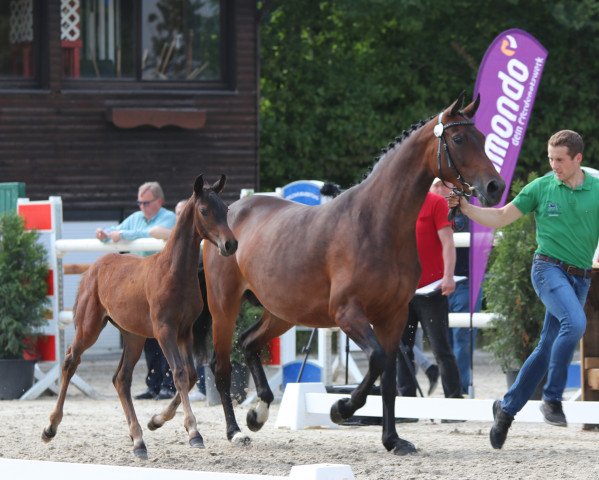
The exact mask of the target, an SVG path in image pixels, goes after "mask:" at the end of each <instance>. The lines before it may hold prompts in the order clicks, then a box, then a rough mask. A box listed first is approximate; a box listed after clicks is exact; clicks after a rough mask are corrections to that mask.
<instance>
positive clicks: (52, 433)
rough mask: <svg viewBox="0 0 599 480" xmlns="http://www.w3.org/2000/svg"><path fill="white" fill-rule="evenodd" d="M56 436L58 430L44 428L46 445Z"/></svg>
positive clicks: (43, 433)
mask: <svg viewBox="0 0 599 480" xmlns="http://www.w3.org/2000/svg"><path fill="white" fill-rule="evenodd" d="M55 436H56V429H55V428H54V427H52V426H49V427H48V428H44V430H43V431H42V440H43V441H44V442H46V443H48V442H49V441H50V440H52V439H53V438H54V437H55Z"/></svg>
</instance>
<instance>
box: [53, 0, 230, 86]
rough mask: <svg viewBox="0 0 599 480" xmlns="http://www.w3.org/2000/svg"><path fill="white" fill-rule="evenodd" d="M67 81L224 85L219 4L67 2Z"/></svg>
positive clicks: (201, 0) (205, 0)
mask: <svg viewBox="0 0 599 480" xmlns="http://www.w3.org/2000/svg"><path fill="white" fill-rule="evenodd" d="M61 14H62V33H61V35H62V38H61V42H62V47H63V65H64V76H65V77H67V78H85V79H129V80H138V81H144V82H170V83H172V82H194V83H197V82H222V81H224V72H223V67H222V65H224V62H223V60H224V50H225V49H224V46H223V45H224V41H223V39H224V32H222V31H221V29H222V24H223V23H222V21H221V17H222V15H221V1H219V0H62V12H61Z"/></svg>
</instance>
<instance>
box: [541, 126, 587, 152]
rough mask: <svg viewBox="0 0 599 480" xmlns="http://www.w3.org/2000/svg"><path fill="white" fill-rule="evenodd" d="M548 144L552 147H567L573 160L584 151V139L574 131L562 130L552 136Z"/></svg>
mask: <svg viewBox="0 0 599 480" xmlns="http://www.w3.org/2000/svg"><path fill="white" fill-rule="evenodd" d="M547 143H548V144H549V145H550V146H552V147H566V148H567V149H568V154H569V155H570V156H571V157H572V158H574V157H575V156H576V155H578V154H579V153H582V152H583V151H584V142H583V140H582V137H581V136H580V134H578V133H576V132H575V131H574V130H560V131H559V132H557V133H554V134H553V135H551V138H550V139H549V142H547Z"/></svg>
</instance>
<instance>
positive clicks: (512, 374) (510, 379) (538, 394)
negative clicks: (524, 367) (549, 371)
mask: <svg viewBox="0 0 599 480" xmlns="http://www.w3.org/2000/svg"><path fill="white" fill-rule="evenodd" d="M519 371H520V370H508V371H507V372H505V379H506V382H507V388H510V387H511V386H512V385H513V383H514V382H515V381H516V377H517V376H518V372H519ZM545 382H547V375H545V376H544V377H543V380H541V382H540V383H539V384H538V385H537V388H535V391H534V392H533V393H532V396H531V397H530V400H542V399H543V387H544V386H545Z"/></svg>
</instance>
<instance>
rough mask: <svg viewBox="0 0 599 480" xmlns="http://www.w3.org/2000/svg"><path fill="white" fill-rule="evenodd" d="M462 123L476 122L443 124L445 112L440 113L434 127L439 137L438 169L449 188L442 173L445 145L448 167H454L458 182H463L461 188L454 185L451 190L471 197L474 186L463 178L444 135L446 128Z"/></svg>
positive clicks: (465, 123)
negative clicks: (442, 151)
mask: <svg viewBox="0 0 599 480" xmlns="http://www.w3.org/2000/svg"><path fill="white" fill-rule="evenodd" d="M461 125H474V122H471V121H470V120H464V121H462V122H452V123H447V124H445V125H443V112H441V113H440V114H439V123H437V125H435V128H434V129H433V134H434V135H435V137H437V138H438V139H439V146H438V147H437V169H438V171H439V175H438V176H439V178H440V179H441V181H442V182H443V185H445V187H446V188H449V187H448V186H447V184H446V183H445V180H443V177H442V175H441V145H443V150H444V152H445V158H446V159H447V168H453V169H454V170H455V171H456V174H457V177H456V178H457V180H458V182H460V183H461V184H462V188H461V189H458V188H456V187H455V186H454V187H453V188H451V190H452V191H453V193H454V194H456V195H459V196H465V197H470V196H472V187H471V186H470V185H469V184H468V183H467V182H466V181H464V179H463V178H462V174H461V173H460V171H459V170H458V167H457V166H456V164H455V163H454V162H453V160H452V159H451V155H450V153H449V148H448V147H447V141H446V140H445V136H444V135H443V132H445V130H447V129H449V128H451V127H458V126H461ZM464 187H468V190H470V192H471V193H466V192H465V191H464Z"/></svg>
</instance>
